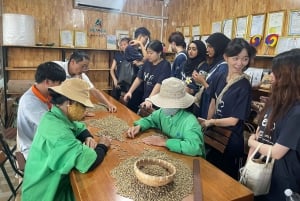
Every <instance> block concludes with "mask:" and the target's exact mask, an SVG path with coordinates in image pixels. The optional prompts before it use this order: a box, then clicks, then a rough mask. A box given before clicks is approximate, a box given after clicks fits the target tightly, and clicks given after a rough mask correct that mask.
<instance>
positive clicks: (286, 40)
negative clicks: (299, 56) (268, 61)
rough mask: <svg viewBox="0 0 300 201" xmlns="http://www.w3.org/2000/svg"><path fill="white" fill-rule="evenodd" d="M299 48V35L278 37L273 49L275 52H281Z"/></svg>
mask: <svg viewBox="0 0 300 201" xmlns="http://www.w3.org/2000/svg"><path fill="white" fill-rule="evenodd" d="M294 48H300V37H296V36H288V37H279V38H278V42H277V45H276V49H275V54H280V53H282V52H285V51H288V50H291V49H294Z"/></svg>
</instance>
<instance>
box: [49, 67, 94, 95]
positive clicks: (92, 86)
mask: <svg viewBox="0 0 300 201" xmlns="http://www.w3.org/2000/svg"><path fill="white" fill-rule="evenodd" d="M53 62H55V63H57V64H58V65H60V66H61V67H62V68H63V69H64V70H65V71H66V76H67V79H70V78H72V76H71V75H70V74H69V70H68V62H67V61H66V62H65V61H53ZM81 79H83V80H84V81H86V82H87V83H88V84H89V86H90V89H91V88H94V85H93V83H92V82H91V81H90V79H89V77H88V76H87V75H86V74H85V73H82V74H81Z"/></svg>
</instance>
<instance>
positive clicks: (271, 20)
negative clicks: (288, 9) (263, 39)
mask: <svg viewBox="0 0 300 201" xmlns="http://www.w3.org/2000/svg"><path fill="white" fill-rule="evenodd" d="M283 20H284V11H278V12H271V13H268V18H267V25H266V36H267V35H269V34H277V35H279V36H282V31H283V22H284V21H283Z"/></svg>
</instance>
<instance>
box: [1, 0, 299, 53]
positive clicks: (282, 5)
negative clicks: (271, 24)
mask: <svg viewBox="0 0 300 201" xmlns="http://www.w3.org/2000/svg"><path fill="white" fill-rule="evenodd" d="M2 1H3V8H2V11H3V13H22V14H29V15H32V16H34V17H35V19H36V22H37V23H36V24H37V25H36V32H37V36H36V42H42V43H48V42H54V43H55V44H59V31H60V30H61V29H69V30H89V29H90V28H91V27H92V26H93V24H94V22H95V20H96V19H98V18H99V19H102V20H103V28H104V29H106V32H107V34H115V31H116V30H129V33H130V34H131V35H132V33H133V31H134V29H135V28H137V27H140V26H145V27H147V28H148V29H149V30H150V31H151V35H152V38H154V39H161V35H162V40H163V42H165V43H166V44H167V38H168V36H169V34H170V33H171V32H173V31H175V29H176V27H178V26H193V25H200V27H201V34H210V32H211V24H212V22H215V21H222V20H224V19H229V18H236V17H239V16H247V15H251V14H261V13H268V12H272V11H280V10H291V9H300V1H299V0H251V1H249V0H226V1H221V0H170V2H169V4H168V7H164V6H163V1H160V0H124V1H125V2H126V3H125V5H124V9H123V11H125V12H130V13H141V14H144V15H148V16H162V14H163V15H164V16H167V17H168V20H157V19H145V18H141V17H138V16H132V15H127V14H118V13H107V12H100V11H94V10H83V9H74V8H73V0H64V1H61V0H51V1H49V0H21V1H20V0H2ZM285 34H286V29H285V30H284V33H283V35H285ZM88 46H89V47H91V48H106V38H105V37H104V36H100V37H99V36H90V37H88ZM262 51H263V50H260V52H259V53H261V52H262Z"/></svg>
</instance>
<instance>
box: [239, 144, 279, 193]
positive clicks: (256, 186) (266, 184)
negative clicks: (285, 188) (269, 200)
mask: <svg viewBox="0 0 300 201" xmlns="http://www.w3.org/2000/svg"><path fill="white" fill-rule="evenodd" d="M261 146H262V143H260V144H259V145H258V146H257V147H256V149H255V150H254V152H253V153H252V155H251V156H250V158H249V159H248V160H247V162H246V165H245V166H244V167H243V168H241V169H240V172H241V177H240V181H239V182H240V183H241V184H243V185H245V186H246V187H248V188H249V189H251V190H252V191H253V193H254V195H255V196H258V195H265V194H267V193H268V192H269V189H270V185H271V177H272V170H273V166H274V159H271V147H270V148H269V151H268V155H267V159H266V161H264V158H265V157H260V158H258V159H254V156H255V154H256V153H257V152H258V150H259V149H260V147H261Z"/></svg>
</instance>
